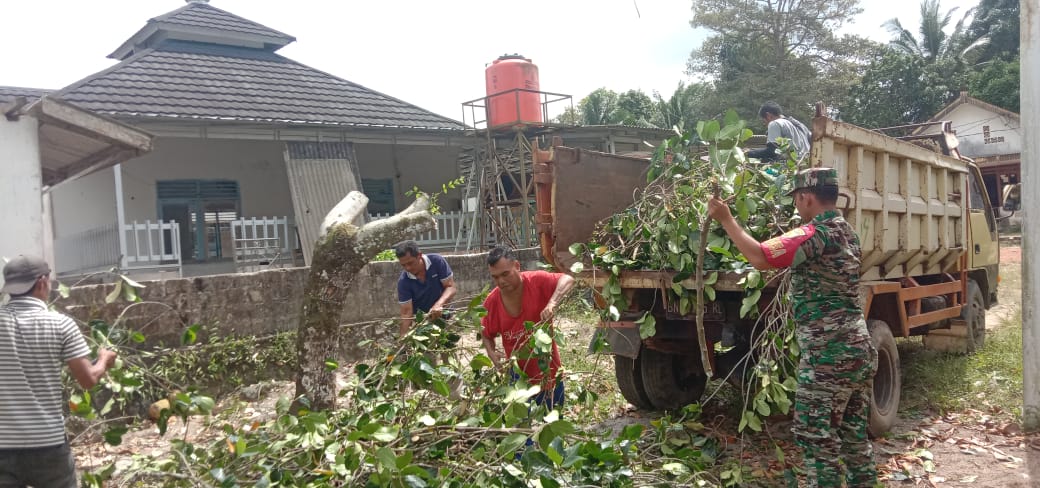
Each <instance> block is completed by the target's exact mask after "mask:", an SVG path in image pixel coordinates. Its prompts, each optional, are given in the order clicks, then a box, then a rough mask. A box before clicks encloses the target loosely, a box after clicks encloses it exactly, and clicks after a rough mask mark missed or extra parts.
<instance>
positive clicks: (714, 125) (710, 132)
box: [697, 120, 719, 141]
mask: <svg viewBox="0 0 1040 488" xmlns="http://www.w3.org/2000/svg"><path fill="white" fill-rule="evenodd" d="M697 135H698V136H700V138H701V139H703V140H705V141H714V140H715V137H716V136H718V135H719V121H717V120H709V121H708V122H707V123H706V124H704V125H703V126H701V125H700V124H698V127H697Z"/></svg>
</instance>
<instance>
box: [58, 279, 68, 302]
mask: <svg viewBox="0 0 1040 488" xmlns="http://www.w3.org/2000/svg"><path fill="white" fill-rule="evenodd" d="M69 291H70V290H69V287H68V286H67V285H65V283H61V282H59V283H58V296H60V297H62V298H68V297H69Z"/></svg>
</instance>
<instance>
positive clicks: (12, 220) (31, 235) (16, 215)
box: [0, 116, 47, 281]
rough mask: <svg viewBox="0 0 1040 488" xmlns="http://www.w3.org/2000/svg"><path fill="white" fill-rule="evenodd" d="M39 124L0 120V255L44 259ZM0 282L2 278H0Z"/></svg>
mask: <svg viewBox="0 0 1040 488" xmlns="http://www.w3.org/2000/svg"><path fill="white" fill-rule="evenodd" d="M38 127H39V122H38V121H37V120H36V118H34V117H30V116H23V117H20V118H19V119H18V120H15V121H10V120H7V119H6V118H0V168H2V169H3V181H4V183H5V184H4V189H3V191H2V192H0V222H3V223H4V232H3V236H2V237H0V256H6V257H8V258H10V257H14V256H17V255H19V254H28V253H31V254H36V255H38V256H45V255H46V254H47V252H46V249H45V248H44V230H43V226H44V221H43V200H42V198H41V195H42V193H41V190H42V185H43V183H42V176H41V171H40V140H39V131H38ZM0 281H2V278H0Z"/></svg>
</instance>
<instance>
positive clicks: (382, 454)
mask: <svg viewBox="0 0 1040 488" xmlns="http://www.w3.org/2000/svg"><path fill="white" fill-rule="evenodd" d="M376 459H378V460H379V464H380V465H381V466H382V467H383V468H385V469H388V470H390V471H397V456H394V451H391V450H390V448H389V447H386V446H382V447H380V448H379V449H377V450H376Z"/></svg>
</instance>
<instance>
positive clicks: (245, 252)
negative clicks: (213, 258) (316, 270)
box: [231, 217, 297, 271]
mask: <svg viewBox="0 0 1040 488" xmlns="http://www.w3.org/2000/svg"><path fill="white" fill-rule="evenodd" d="M293 229H294V228H293V226H292V224H291V222H290V220H289V218H288V217H272V218H268V217H259V218H257V217H253V218H248V219H238V220H233V221H231V239H232V241H233V242H234V246H235V268H236V269H237V270H238V271H259V270H261V269H267V268H272V267H282V266H286V265H288V266H293V265H294V264H295V263H294V262H293V249H294V248H295V247H296V241H297V239H296V233H295V231H294V230H293Z"/></svg>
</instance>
